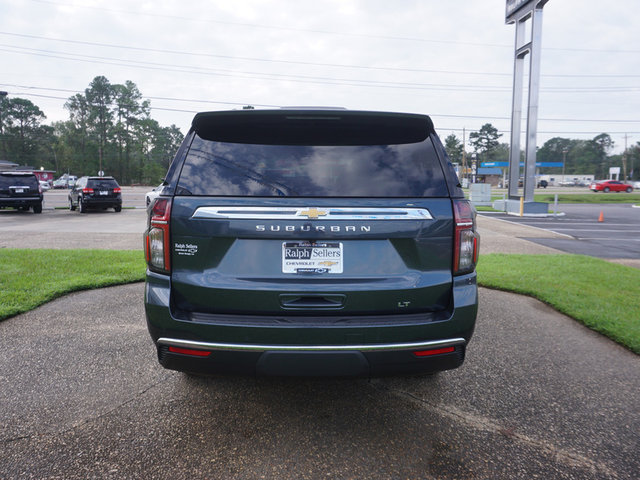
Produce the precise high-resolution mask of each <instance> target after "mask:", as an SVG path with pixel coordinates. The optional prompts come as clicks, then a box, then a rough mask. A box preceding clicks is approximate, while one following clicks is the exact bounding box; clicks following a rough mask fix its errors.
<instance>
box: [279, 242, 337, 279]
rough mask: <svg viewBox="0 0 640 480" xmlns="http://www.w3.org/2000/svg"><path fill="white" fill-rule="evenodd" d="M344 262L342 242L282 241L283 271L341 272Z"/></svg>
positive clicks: (309, 272)
mask: <svg viewBox="0 0 640 480" xmlns="http://www.w3.org/2000/svg"><path fill="white" fill-rule="evenodd" d="M343 262H344V249H343V244H342V242H307V241H297V242H283V243H282V273H295V274H303V275H304V274H324V273H326V274H340V273H343V269H344V267H343V265H344V264H343Z"/></svg>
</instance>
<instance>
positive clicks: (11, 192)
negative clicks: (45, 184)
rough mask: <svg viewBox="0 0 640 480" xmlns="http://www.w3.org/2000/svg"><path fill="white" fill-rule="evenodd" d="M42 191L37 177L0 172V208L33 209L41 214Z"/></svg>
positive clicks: (23, 173)
mask: <svg viewBox="0 0 640 480" xmlns="http://www.w3.org/2000/svg"><path fill="white" fill-rule="evenodd" d="M42 198H43V197H42V189H41V188H40V182H39V181H38V177H36V176H35V174H33V173H27V172H0V208H4V207H13V208H17V209H18V210H29V208H32V209H33V213H42Z"/></svg>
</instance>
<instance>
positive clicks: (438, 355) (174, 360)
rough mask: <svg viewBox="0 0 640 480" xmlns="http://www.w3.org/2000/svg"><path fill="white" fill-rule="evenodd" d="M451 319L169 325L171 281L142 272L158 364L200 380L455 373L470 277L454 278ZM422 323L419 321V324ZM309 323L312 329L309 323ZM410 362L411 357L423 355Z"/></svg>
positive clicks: (470, 320) (469, 327) (471, 311)
mask: <svg viewBox="0 0 640 480" xmlns="http://www.w3.org/2000/svg"><path fill="white" fill-rule="evenodd" d="M453 290H454V291H453V303H454V308H453V311H452V314H451V315H450V316H449V317H448V318H445V319H442V320H437V321H434V320H425V321H424V322H419V321H418V322H416V321H415V319H412V321H411V322H402V321H401V319H400V318H399V317H400V316H398V315H395V316H389V321H388V322H382V323H381V322H380V321H378V322H375V323H372V324H371V325H367V324H362V323H358V324H357V325H355V326H344V325H324V326H318V325H317V324H316V325H311V326H305V325H304V322H303V321H301V322H298V323H297V324H295V325H290V324H283V325H275V326H274V325H271V326H264V325H260V324H256V323H254V324H251V322H247V323H245V324H243V322H242V318H241V317H240V316H239V317H238V321H236V322H233V324H229V323H226V324H217V323H213V324H212V323H210V322H197V321H193V320H182V319H177V318H174V317H173V316H172V314H171V309H170V306H169V304H170V279H169V277H166V276H164V275H157V274H154V273H151V272H147V283H146V287H145V309H146V316H147V325H148V328H149V332H150V334H151V337H152V339H153V340H154V342H155V344H156V347H157V351H158V360H159V362H160V364H161V365H162V366H164V367H165V368H168V369H172V370H179V371H186V372H193V373H200V374H234V375H269V376H332V377H337V376H348V377H368V376H384V375H410V374H422V373H432V372H436V371H440V370H448V369H453V368H457V367H459V366H460V365H461V364H462V363H463V361H464V356H465V350H466V345H467V343H468V342H469V340H470V338H471V335H472V333H473V329H474V325H475V319H476V313H477V306H478V296H477V285H476V276H475V273H472V274H469V275H464V276H460V277H456V279H455V281H454V286H453ZM426 318H427V316H425V319H426ZM311 323H313V322H311ZM425 351H427V352H428V354H423V355H420V356H417V355H416V354H415V353H416V352H425Z"/></svg>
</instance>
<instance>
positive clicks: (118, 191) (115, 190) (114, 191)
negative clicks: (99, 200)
mask: <svg viewBox="0 0 640 480" xmlns="http://www.w3.org/2000/svg"><path fill="white" fill-rule="evenodd" d="M120 192H122V189H121V188H120V187H116V188H114V189H113V193H120Z"/></svg>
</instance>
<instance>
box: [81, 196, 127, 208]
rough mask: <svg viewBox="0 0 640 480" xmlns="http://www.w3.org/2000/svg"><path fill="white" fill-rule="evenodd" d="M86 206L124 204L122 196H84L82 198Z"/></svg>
mask: <svg viewBox="0 0 640 480" xmlns="http://www.w3.org/2000/svg"><path fill="white" fill-rule="evenodd" d="M82 201H83V202H84V204H85V206H86V207H89V208H92V207H117V206H121V205H122V197H120V198H113V197H110V198H100V197H84V198H83V199H82Z"/></svg>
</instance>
